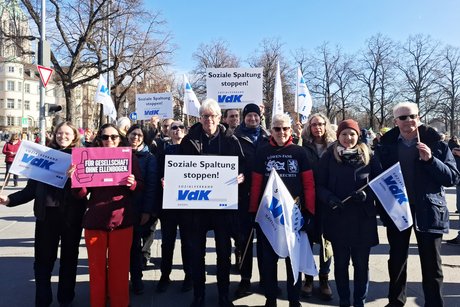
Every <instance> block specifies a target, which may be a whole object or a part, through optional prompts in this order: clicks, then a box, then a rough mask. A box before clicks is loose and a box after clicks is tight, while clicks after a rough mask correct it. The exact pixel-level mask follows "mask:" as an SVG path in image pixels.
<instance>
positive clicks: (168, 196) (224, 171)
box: [163, 155, 238, 210]
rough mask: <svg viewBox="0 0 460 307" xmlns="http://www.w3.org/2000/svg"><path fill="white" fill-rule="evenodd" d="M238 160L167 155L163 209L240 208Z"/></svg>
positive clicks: (227, 157) (228, 157)
mask: <svg viewBox="0 0 460 307" xmlns="http://www.w3.org/2000/svg"><path fill="white" fill-rule="evenodd" d="M237 176H238V157H230V156H178V155H166V157H165V176H164V193H163V209H234V210H236V209H238V183H237V180H236V177H237Z"/></svg>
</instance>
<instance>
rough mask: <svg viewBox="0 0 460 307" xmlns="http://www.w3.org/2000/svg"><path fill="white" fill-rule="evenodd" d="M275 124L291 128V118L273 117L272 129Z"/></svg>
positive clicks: (276, 115)
mask: <svg viewBox="0 0 460 307" xmlns="http://www.w3.org/2000/svg"><path fill="white" fill-rule="evenodd" d="M275 123H283V124H287V125H288V126H289V127H291V118H290V117H289V115H287V114H275V115H273V119H272V123H271V128H273V127H274V126H275Z"/></svg>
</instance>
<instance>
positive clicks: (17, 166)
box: [10, 141, 72, 188]
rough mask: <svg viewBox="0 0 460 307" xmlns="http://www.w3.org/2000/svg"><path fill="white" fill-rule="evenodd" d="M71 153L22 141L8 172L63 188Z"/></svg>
mask: <svg viewBox="0 0 460 307" xmlns="http://www.w3.org/2000/svg"><path fill="white" fill-rule="evenodd" d="M71 158H72V157H71V155H69V154H67V153H65V152H62V151H59V150H55V149H52V148H49V147H46V146H43V145H40V144H37V143H34V142H30V141H22V142H21V146H19V150H18V152H17V153H16V157H15V158H14V161H13V164H12V165H11V168H10V173H12V174H16V175H20V176H24V177H27V178H30V179H34V180H36V181H40V182H43V183H46V184H49V185H52V186H55V187H58V188H63V187H64V185H65V183H66V181H67V170H68V169H69V166H70V163H71Z"/></svg>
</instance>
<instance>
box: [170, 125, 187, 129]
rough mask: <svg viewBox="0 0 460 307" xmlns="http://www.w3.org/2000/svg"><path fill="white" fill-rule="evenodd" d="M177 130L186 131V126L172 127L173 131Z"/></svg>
mask: <svg viewBox="0 0 460 307" xmlns="http://www.w3.org/2000/svg"><path fill="white" fill-rule="evenodd" d="M177 129H182V130H184V129H185V126H184V125H180V126H171V130H177Z"/></svg>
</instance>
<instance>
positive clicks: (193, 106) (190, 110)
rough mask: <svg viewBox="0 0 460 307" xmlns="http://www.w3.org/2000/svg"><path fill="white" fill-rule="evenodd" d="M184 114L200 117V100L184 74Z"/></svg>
mask: <svg viewBox="0 0 460 307" xmlns="http://www.w3.org/2000/svg"><path fill="white" fill-rule="evenodd" d="M184 114H187V115H190V116H195V117H200V102H199V101H198V98H196V95H195V92H194V91H193V89H192V86H191V85H190V82H188V79H187V77H186V76H185V74H184Z"/></svg>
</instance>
